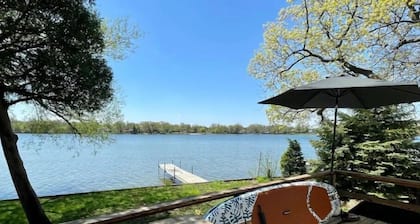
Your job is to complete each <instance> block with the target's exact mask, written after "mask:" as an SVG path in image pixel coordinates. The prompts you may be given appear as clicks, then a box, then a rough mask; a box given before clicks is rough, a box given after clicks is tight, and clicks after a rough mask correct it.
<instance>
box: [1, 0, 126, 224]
mask: <svg viewBox="0 0 420 224" xmlns="http://www.w3.org/2000/svg"><path fill="white" fill-rule="evenodd" d="M101 21H102V19H101V18H100V17H99V15H98V14H97V13H96V12H95V10H94V1H86V0H72V1H68V0H54V1H51V0H31V1H12V0H2V1H0V126H1V127H2V128H1V129H0V137H1V142H2V147H3V152H4V155H5V158H6V161H7V164H8V167H9V171H10V174H11V177H12V180H13V183H14V186H15V188H16V192H17V194H18V196H19V199H20V201H21V204H22V207H23V209H24V211H25V214H26V216H27V218H28V221H29V223H37V224H41V223H50V221H49V220H48V217H47V216H46V214H45V212H44V211H43V209H42V207H41V204H40V203H39V200H38V199H37V196H36V194H35V192H34V190H33V189H32V186H31V184H30V182H29V178H28V176H27V174H26V170H25V168H24V165H23V161H22V159H21V158H20V155H19V152H18V148H17V141H18V137H17V135H16V134H15V133H14V132H13V129H12V125H11V120H10V116H9V113H10V111H9V109H10V106H12V105H15V104H18V103H30V104H34V105H35V106H36V107H37V108H41V109H42V111H46V112H48V113H49V115H55V116H56V117H59V118H61V119H62V120H64V121H65V122H66V123H67V124H68V125H70V126H71V127H72V128H73V131H77V127H75V126H74V125H73V124H72V122H73V121H74V120H76V119H77V120H83V119H89V118H92V113H94V112H97V111H100V110H101V109H103V108H108V107H112V103H111V104H109V103H110V102H111V101H112V99H113V94H114V91H113V88H112V85H111V84H112V78H113V74H112V71H111V69H110V68H109V67H108V66H107V64H106V60H105V58H104V55H105V47H106V44H107V43H112V42H111V41H110V39H107V42H106V41H105V34H104V28H103V27H101ZM113 35H115V32H114V33H112V32H111V35H110V36H113ZM108 37H109V36H108ZM114 43H117V44H118V43H127V40H122V41H121V40H116V41H115V42H114ZM130 44H131V42H128V45H126V46H131V45H130ZM117 56H118V54H117ZM47 116H48V115H47ZM81 124H83V123H81ZM89 124H91V123H89Z"/></svg>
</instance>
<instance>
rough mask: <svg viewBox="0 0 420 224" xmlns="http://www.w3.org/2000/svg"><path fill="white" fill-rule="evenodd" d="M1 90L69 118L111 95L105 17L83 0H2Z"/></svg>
mask: <svg viewBox="0 0 420 224" xmlns="http://www.w3.org/2000/svg"><path fill="white" fill-rule="evenodd" d="M1 8H2V13H1V15H0V16H1V18H0V30H1V31H2V33H1V35H0V58H1V60H0V79H1V80H2V83H1V90H2V93H3V94H4V99H5V100H6V101H7V104H8V105H13V104H16V103H19V102H29V103H34V104H36V105H38V106H40V107H42V108H44V109H45V110H47V111H50V112H52V113H54V114H55V115H57V116H59V117H61V118H64V119H67V120H69V119H71V118H72V117H73V116H80V115H83V114H85V113H90V112H93V111H96V110H98V109H101V108H102V107H103V105H104V104H106V103H107V102H109V101H110V100H111V99H112V94H113V90H112V88H111V81H112V72H111V69H110V68H109V67H108V66H107V65H106V62H105V60H104V58H103V54H102V53H103V50H104V47H105V45H104V39H103V33H102V31H101V27H100V24H101V20H100V18H99V17H98V15H97V14H96V13H93V10H92V9H91V8H89V7H86V3H85V2H84V1H82V0H80V1H52V2H49V1H28V2H26V1H9V2H8V1H2V5H1Z"/></svg>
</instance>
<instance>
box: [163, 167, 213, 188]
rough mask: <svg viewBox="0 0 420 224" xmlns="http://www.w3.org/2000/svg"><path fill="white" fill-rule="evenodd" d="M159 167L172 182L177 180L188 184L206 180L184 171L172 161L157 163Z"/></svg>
mask: <svg viewBox="0 0 420 224" xmlns="http://www.w3.org/2000/svg"><path fill="white" fill-rule="evenodd" d="M159 168H160V169H162V170H163V171H164V174H165V175H168V176H169V177H170V178H171V179H172V180H174V182H176V181H178V182H181V183H189V184H192V183H204V182H208V181H207V180H206V179H204V178H201V177H199V176H197V175H194V174H192V173H190V172H188V171H185V170H183V169H181V168H179V167H177V166H175V165H174V164H172V163H163V164H159Z"/></svg>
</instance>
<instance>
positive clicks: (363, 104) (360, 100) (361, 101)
mask: <svg viewBox="0 0 420 224" xmlns="http://www.w3.org/2000/svg"><path fill="white" fill-rule="evenodd" d="M353 95H354V97H356V98H357V100H358V101H359V102H360V104H362V106H363V108H368V107H367V106H366V103H365V101H364V100H363V99H362V98H360V97H359V96H358V95H357V94H353Z"/></svg>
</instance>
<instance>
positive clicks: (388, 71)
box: [249, 0, 420, 122]
mask: <svg viewBox="0 0 420 224" xmlns="http://www.w3.org/2000/svg"><path fill="white" fill-rule="evenodd" d="M289 2H291V3H290V5H289V6H288V7H287V8H284V9H281V10H280V12H279V14H278V18H277V19H276V20H275V21H273V22H269V23H267V24H266V25H265V31H264V42H263V44H262V45H261V47H260V49H259V50H258V51H257V52H256V54H255V55H254V57H253V58H252V60H251V62H250V64H249V73H250V74H252V75H253V76H254V77H255V78H257V79H261V80H263V81H264V82H265V85H266V88H267V89H268V90H270V92H273V93H279V92H280V91H284V90H286V89H289V88H292V87H296V86H298V85H301V84H305V83H308V82H310V81H314V80H318V79H321V78H323V77H325V76H331V75H341V74H343V73H348V74H351V75H354V76H359V75H363V76H367V77H370V78H377V79H383V80H418V74H419V73H420V63H419V62H420V38H419V24H420V18H419V17H420V1H419V0H406V1H401V0H381V1H371V0H358V1H350V0H302V1H289ZM267 114H268V117H269V119H270V120H271V121H273V122H280V121H296V120H297V118H304V117H307V116H308V112H307V111H301V112H300V113H296V111H294V110H289V109H288V108H285V107H276V106H271V107H270V108H269V109H268V111H267Z"/></svg>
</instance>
